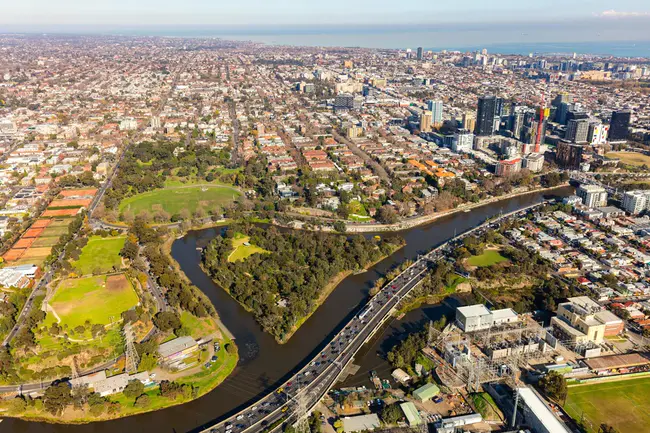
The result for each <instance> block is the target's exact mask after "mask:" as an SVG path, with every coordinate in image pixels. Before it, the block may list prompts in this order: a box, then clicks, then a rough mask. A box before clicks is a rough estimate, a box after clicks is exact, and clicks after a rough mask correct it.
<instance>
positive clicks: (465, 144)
mask: <svg viewBox="0 0 650 433" xmlns="http://www.w3.org/2000/svg"><path fill="white" fill-rule="evenodd" d="M473 146H474V134H472V133H471V132H470V131H469V130H467V129H461V130H459V131H458V132H456V133H455V134H454V140H453V141H452V144H451V150H453V151H454V152H456V153H469V152H470V151H471V150H472V147H473Z"/></svg>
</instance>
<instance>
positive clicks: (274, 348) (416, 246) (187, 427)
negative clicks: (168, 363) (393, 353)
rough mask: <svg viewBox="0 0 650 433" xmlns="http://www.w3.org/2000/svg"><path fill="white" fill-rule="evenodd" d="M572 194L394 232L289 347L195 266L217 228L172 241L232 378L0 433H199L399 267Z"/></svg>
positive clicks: (14, 425)
mask: <svg viewBox="0 0 650 433" xmlns="http://www.w3.org/2000/svg"><path fill="white" fill-rule="evenodd" d="M573 191H574V190H573V188H571V187H562V188H558V189H556V190H552V191H547V192H546V193H544V194H542V193H531V194H526V195H522V196H518V197H513V198H510V199H506V200H503V201H499V202H496V203H491V204H488V205H485V206H481V207H478V208H476V209H473V210H471V211H469V212H464V213H463V212H461V213H457V214H453V215H449V216H446V217H443V218H440V219H438V220H436V221H434V222H432V223H430V224H427V225H424V226H420V227H414V228H411V229H408V230H404V231H401V232H397V233H398V234H399V235H400V236H402V237H403V238H404V239H405V240H406V246H405V247H404V248H402V249H401V250H399V251H397V252H396V253H395V254H393V255H392V256H390V257H388V258H386V259H385V260H383V261H381V262H379V263H377V264H376V265H375V266H373V267H372V268H370V269H369V270H368V271H367V272H364V273H361V274H357V275H351V276H349V277H348V278H346V279H345V280H343V281H342V282H341V283H340V284H339V285H338V286H337V288H336V289H335V290H334V291H333V292H332V294H331V295H330V296H329V297H328V298H327V300H326V301H325V302H324V303H323V305H321V306H320V308H318V310H317V311H316V312H315V313H314V314H313V315H312V316H311V318H310V319H309V320H307V322H305V324H303V326H302V327H301V328H300V329H299V330H298V331H297V332H296V333H295V334H294V336H293V337H291V339H290V340H289V342H288V343H286V344H283V345H280V344H278V343H276V342H275V340H274V339H273V338H272V337H271V336H270V335H269V334H266V333H264V332H263V331H262V330H261V328H260V327H259V326H258V325H257V323H256V322H255V320H254V319H253V317H252V316H251V315H250V314H249V313H247V312H246V311H245V310H244V309H243V308H242V307H241V306H240V305H239V304H238V303H237V302H235V301H234V300H233V299H232V298H230V296H229V295H228V294H227V293H226V292H224V291H223V290H221V289H220V288H218V287H217V286H215V285H214V283H213V282H212V281H211V280H210V278H209V277H208V276H207V275H206V274H205V273H203V271H202V270H201V268H200V267H199V264H200V252H199V251H198V250H197V247H203V246H205V245H206V244H207V243H208V242H209V241H210V239H212V238H213V237H214V236H215V235H216V233H217V230H221V228H216V229H204V230H199V231H193V232H190V233H188V234H187V235H186V236H184V237H183V238H181V239H178V240H177V241H175V242H174V244H173V246H172V256H173V257H174V259H175V260H177V261H178V263H179V264H180V266H181V269H182V270H183V271H184V272H185V274H186V275H187V276H188V278H189V279H190V280H191V281H192V283H193V284H195V285H196V286H197V287H199V288H200V289H201V290H202V291H203V292H204V293H205V294H206V295H207V296H208V297H209V298H210V300H211V301H212V303H213V304H214V305H215V307H216V309H217V312H218V313H219V317H220V318H221V321H222V322H223V323H224V325H225V326H226V327H227V328H228V329H229V330H230V332H231V333H232V334H233V335H234V337H235V342H236V344H237V346H238V348H239V355H240V361H239V365H238V366H237V368H236V369H235V371H234V372H233V374H231V375H230V377H228V379H226V380H225V381H224V382H223V383H222V384H221V385H219V386H218V387H217V388H215V389H214V390H213V391H211V392H209V393H208V394H206V395H205V396H203V397H201V398H199V399H197V400H194V401H192V402H189V403H185V404H182V405H179V406H175V407H171V408H167V409H162V410H159V411H156V412H150V413H147V414H143V415H138V416H132V417H127V418H122V419H117V420H112V421H105V422H98V423H91V424H84V425H60V424H59V425H57V424H49V423H42V422H28V421H21V420H16V419H10V418H6V419H4V421H3V422H2V423H0V432H16V433H20V432H26V433H27V432H29V433H31V432H39V433H45V432H48V433H49V432H65V433H90V432H94V433H109V432H110V433H114V432H156V433H167V432H170V433H181V432H188V431H193V430H197V429H199V428H200V427H201V426H203V425H205V424H206V423H208V422H210V421H211V420H214V419H219V418H222V417H224V416H226V415H228V414H230V413H233V412H235V411H237V410H238V409H241V408H243V407H245V406H248V405H249V404H250V403H252V402H253V401H254V400H255V399H256V398H258V397H260V396H262V395H264V394H266V393H267V392H269V391H270V390H272V389H274V387H275V384H278V383H281V382H282V381H283V380H284V379H283V378H285V377H288V376H289V375H291V372H292V371H294V370H296V369H298V368H299V367H301V366H302V364H303V363H304V362H306V361H307V360H308V359H310V358H311V357H312V356H313V355H314V354H316V353H318V352H319V351H320V350H321V348H322V347H324V346H325V344H327V342H328V340H329V336H330V335H334V334H335V333H336V332H338V330H339V329H340V328H341V327H343V325H344V324H345V323H346V322H347V321H348V320H349V319H350V318H351V317H352V316H353V315H354V314H355V313H356V312H357V311H358V310H359V309H360V308H361V307H362V305H363V304H364V303H365V301H366V299H367V298H368V293H369V290H370V288H371V287H372V285H373V283H374V281H375V280H377V279H378V278H379V277H381V276H383V275H384V274H385V273H386V271H388V270H389V269H391V268H392V267H394V266H395V265H397V264H398V263H401V262H403V261H404V260H406V259H412V258H414V257H416V256H417V255H418V254H420V253H422V252H425V251H428V250H429V249H431V248H433V247H435V246H436V245H439V244H441V243H442V242H444V241H446V240H447V239H449V238H451V237H453V236H454V234H461V233H462V232H464V231H466V230H469V229H471V228H472V227H475V226H477V225H479V224H480V223H482V222H483V221H485V220H486V219H487V218H490V217H493V216H497V215H499V214H500V213H507V212H510V211H514V210H517V209H520V208H523V207H526V206H529V205H532V204H535V203H539V202H541V201H542V200H543V199H544V198H549V197H564V196H567V195H570V194H572V193H573ZM380 235H385V233H383V234H381V233H380ZM447 308H449V307H447V306H444V305H440V306H424V307H422V308H419V309H417V310H415V311H412V312H410V313H409V314H407V315H406V316H405V317H404V318H403V319H402V320H399V321H393V322H391V323H390V324H389V325H388V326H387V327H385V329H384V330H383V332H381V333H379V336H378V337H375V338H374V339H373V340H372V341H371V342H370V343H369V344H367V345H366V346H365V347H364V348H363V349H362V352H361V353H360V354H359V355H358V356H357V359H356V362H355V363H356V364H360V365H361V367H362V368H361V370H360V371H359V373H358V374H356V375H355V376H354V377H351V378H349V379H348V380H347V381H346V383H345V384H346V385H352V386H356V385H362V384H367V379H366V378H367V375H368V371H369V370H378V373H381V376H382V377H384V376H386V374H385V371H384V370H385V369H387V365H386V364H385V363H384V362H383V361H382V359H381V354H382V353H384V352H385V350H386V349H387V348H389V347H390V345H392V343H393V342H394V341H395V339H396V338H399V334H400V333H401V332H402V331H404V330H407V329H411V328H414V327H418V326H421V325H422V324H423V323H424V322H425V321H428V320H429V319H433V320H435V319H437V318H438V317H440V315H441V314H443V312H444V311H445V309H447Z"/></svg>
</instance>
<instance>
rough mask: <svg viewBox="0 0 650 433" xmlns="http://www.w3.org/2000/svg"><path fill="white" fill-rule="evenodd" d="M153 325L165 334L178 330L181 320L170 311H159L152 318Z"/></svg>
mask: <svg viewBox="0 0 650 433" xmlns="http://www.w3.org/2000/svg"><path fill="white" fill-rule="evenodd" d="M153 324H154V325H156V327H157V328H158V329H160V330H161V331H163V332H167V331H171V330H174V329H178V328H180V327H181V319H180V317H178V314H176V313H174V312H172V311H161V312H159V313H158V314H156V315H155V316H154V318H153Z"/></svg>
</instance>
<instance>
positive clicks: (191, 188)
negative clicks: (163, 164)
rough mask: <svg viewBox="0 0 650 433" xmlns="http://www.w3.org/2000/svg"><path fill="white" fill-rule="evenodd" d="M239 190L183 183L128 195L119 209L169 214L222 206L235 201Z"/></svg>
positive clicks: (134, 212)
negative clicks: (160, 211) (131, 195)
mask: <svg viewBox="0 0 650 433" xmlns="http://www.w3.org/2000/svg"><path fill="white" fill-rule="evenodd" d="M240 195H241V194H240V192H239V191H237V190H236V189H234V188H230V187H227V186H220V185H210V184H206V185H191V184H190V185H184V186H170V187H167V188H163V189H156V190H153V191H148V192H145V193H142V194H137V195H134V196H133V197H128V198H126V199H124V200H122V202H121V203H120V206H119V210H120V212H123V211H126V210H128V211H131V212H133V214H135V215H137V214H138V213H140V212H143V211H146V212H155V211H158V210H163V211H165V212H167V213H169V214H170V215H174V214H177V213H179V212H180V211H181V210H183V209H187V210H189V211H190V212H194V211H195V210H196V209H198V208H199V207H207V208H210V207H215V206H223V205H226V204H229V203H232V202H233V201H235V200H236V199H237V198H238V197H239V196H240Z"/></svg>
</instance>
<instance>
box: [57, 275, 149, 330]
mask: <svg viewBox="0 0 650 433" xmlns="http://www.w3.org/2000/svg"><path fill="white" fill-rule="evenodd" d="M138 301H139V299H138V295H137V294H136V293H135V290H134V289H133V286H132V285H131V283H130V282H129V280H128V279H127V278H126V277H125V276H124V275H123V274H118V275H109V276H104V275H102V276H97V277H86V278H76V279H68V280H64V281H63V282H61V284H59V287H57V289H56V293H55V294H54V296H52V299H50V302H49V307H50V309H51V310H53V311H50V312H48V316H47V318H46V319H45V324H50V323H51V322H53V321H56V319H57V317H58V320H60V325H61V326H63V325H65V324H67V325H68V326H69V327H75V326H79V325H83V324H84V323H85V322H86V320H90V321H91V322H92V323H99V324H103V325H107V324H109V323H111V320H113V321H116V320H119V319H120V314H121V313H122V312H123V311H126V310H128V309H130V308H132V307H134V306H136V305H137V304H138Z"/></svg>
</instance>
